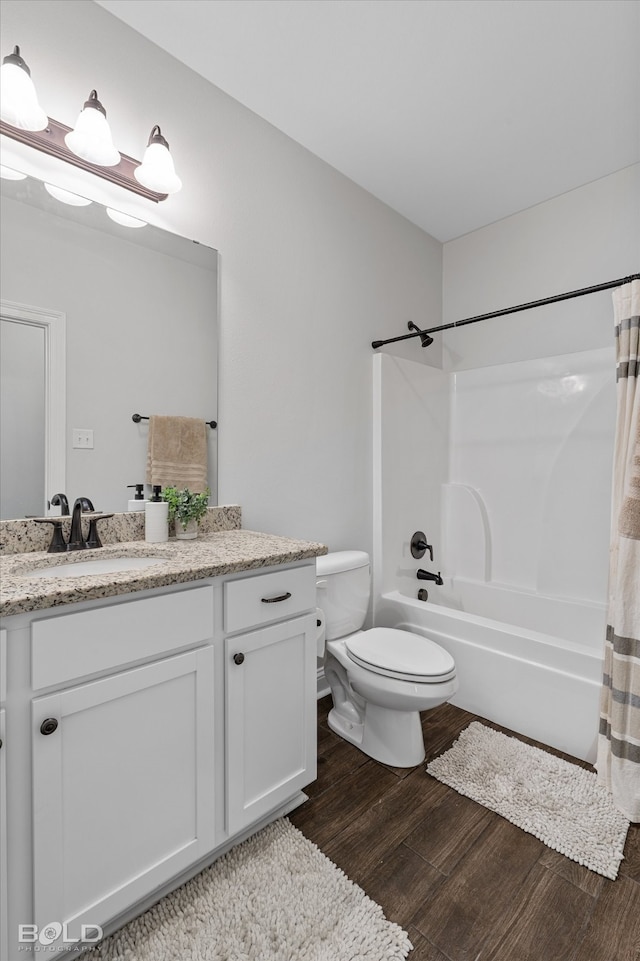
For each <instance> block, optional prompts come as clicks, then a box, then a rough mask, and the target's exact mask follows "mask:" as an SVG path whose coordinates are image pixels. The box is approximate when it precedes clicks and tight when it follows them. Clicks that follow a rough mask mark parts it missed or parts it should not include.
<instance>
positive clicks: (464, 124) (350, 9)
mask: <svg viewBox="0 0 640 961" xmlns="http://www.w3.org/2000/svg"><path fill="white" fill-rule="evenodd" d="M97 2H98V3H100V5H101V6H102V7H104V8H105V9H106V10H108V11H109V12H111V13H113V14H114V15H115V16H117V17H119V18H120V19H121V20H123V21H124V22H125V23H127V24H129V25H130V26H131V27H133V28H134V29H135V30H137V31H138V32H139V33H141V34H143V35H144V36H145V37H147V38H148V39H149V40H151V41H153V42H154V43H156V44H157V45H158V46H159V47H162V48H163V49H164V50H166V51H168V52H169V53H170V54H172V55H173V56H174V57H176V58H177V59H178V60H180V61H182V62H183V63H185V64H187V65H188V66H189V67H191V68H192V69H193V70H195V71H196V72H197V73H199V74H201V75H202V76H203V77H205V78H206V79H207V80H209V81H211V83H213V84H215V85H216V86H217V87H219V88H221V89H222V90H224V91H225V92H226V93H228V94H230V95H231V96H232V97H234V98H235V99H236V100H238V101H239V102H240V103H242V104H244V105H245V106H247V107H249V108H250V109H251V110H253V111H254V112H255V113H257V114H258V115H260V116H261V117H263V118H265V119H266V120H268V121H269V122H270V123H272V124H273V125H274V126H276V127H277V128H279V129H280V130H282V131H283V132H284V133H286V134H288V136H289V137H291V138H293V139H294V140H296V141H297V142H299V143H300V144H302V145H303V146H305V147H307V148H308V149H309V150H310V151H312V152H313V153H314V154H316V155H317V156H318V157H321V158H322V159H323V160H325V161H326V162H327V163H329V164H331V165H332V166H333V167H335V168H336V169H337V170H339V171H341V172H342V173H344V174H345V175H346V176H347V177H350V178H351V179H352V180H354V181H355V182H356V183H357V184H360V185H361V186H362V187H364V188H365V189H366V190H368V191H370V192H371V193H372V194H374V195H375V196H376V197H378V198H380V199H381V200H382V201H384V202H385V203H387V204H388V205H389V206H390V207H392V208H393V209H394V210H397V211H398V212H399V213H401V214H403V215H404V216H405V217H407V218H408V219H409V220H411V221H412V222H413V223H415V224H417V225H418V226H420V227H422V228H423V229H424V230H425V231H427V232H428V233H430V234H432V235H433V236H434V237H436V238H437V239H438V240H440V241H442V242H445V241H447V240H451V239H453V238H455V237H458V236H460V235H462V234H464V233H468V232H469V231H471V230H475V229H477V228H479V227H483V226H486V225H487V224H489V223H492V222H494V221H496V220H500V219H502V218H503V217H507V216H509V215H510V214H513V213H516V212H517V211H519V210H523V209H525V208H527V207H531V206H533V205H534V204H537V203H540V202H542V201H544V200H548V199H549V198H551V197H554V196H557V195H559V194H562V193H565V192H566V191H568V190H572V189H573V188H575V187H579V186H582V185H583V184H586V183H589V182H590V181H593V180H597V179H598V178H600V177H604V176H607V175H608V174H610V173H613V172H614V171H616V170H620V169H622V168H623V167H626V166H629V165H630V164H632V163H635V162H638V161H639V160H640V58H639V57H638V55H637V51H638V44H639V42H640V0H97Z"/></svg>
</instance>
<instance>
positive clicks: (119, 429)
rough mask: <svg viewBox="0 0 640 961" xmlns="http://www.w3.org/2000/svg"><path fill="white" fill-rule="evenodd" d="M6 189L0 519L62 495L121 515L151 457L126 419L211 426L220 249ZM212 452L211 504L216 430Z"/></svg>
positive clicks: (5, 184) (144, 426) (32, 189)
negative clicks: (177, 419) (181, 419)
mask: <svg viewBox="0 0 640 961" xmlns="http://www.w3.org/2000/svg"><path fill="white" fill-rule="evenodd" d="M0 185H1V193H2V218H1V224H0V226H1V232H2V236H1V247H0V256H1V270H2V321H1V325H0V335H1V337H2V355H3V356H2V365H3V366H2V389H3V396H2V401H3V402H2V408H3V411H2V417H3V419H2V423H1V424H0V459H1V462H2V465H3V473H2V478H1V481H2V489H3V497H2V505H1V510H0V517H1V518H2V519H8V518H9V517H10V516H11V517H16V516H22V517H24V516H28V515H36V516H41V515H42V514H43V513H45V509H46V504H47V501H48V500H49V499H50V498H51V497H52V496H53V495H54V494H55V493H58V492H59V491H61V492H64V493H65V494H66V495H67V497H68V499H69V501H70V503H71V504H72V503H73V501H74V499H75V498H76V497H79V496H85V497H89V498H90V499H91V500H92V501H93V504H94V506H95V507H96V509H97V510H101V511H124V510H126V509H127V501H128V500H129V498H130V497H132V496H133V491H132V490H129V489H128V485H130V484H136V483H141V482H143V481H144V476H145V466H146V456H147V437H148V421H147V420H143V421H141V422H140V423H134V422H133V421H132V415H133V414H142V415H143V416H144V417H148V416H149V415H150V414H175V415H180V416H185V417H201V418H203V419H204V420H207V421H209V420H215V421H217V420H218V416H217V393H218V391H217V384H218V376H217V368H218V324H217V303H218V295H217V284H218V255H217V252H216V251H215V250H213V249H211V248H209V247H205V246H203V245H202V244H198V243H196V242H194V241H189V240H187V239H185V238H183V237H179V236H177V235H176V234H171V233H169V232H168V231H165V230H161V229H159V228H157V227H153V226H151V225H147V226H145V227H141V228H139V229H131V228H129V227H124V226H122V225H120V224H117V223H115V222H114V221H112V220H111V219H110V218H109V217H108V216H107V213H106V210H105V208H104V207H101V206H100V205H99V204H96V203H93V204H91V205H90V206H85V207H71V206H68V205H66V204H63V203H60V202H59V201H57V200H55V199H54V198H53V197H52V196H50V195H49V193H48V192H47V191H46V190H45V187H44V184H42V183H41V182H40V181H38V180H35V179H34V178H27V179H26V180H20V181H13V180H4V179H3V180H1V181H0ZM65 342H66V345H65ZM78 433H79V435H80V440H81V441H82V442H83V443H86V439H87V436H88V437H89V438H90V443H92V444H93V446H77V445H78V440H79V437H78ZM12 445H13V450H12ZM208 452H209V486H210V488H211V492H212V495H211V500H210V503H211V504H215V503H217V431H216V430H214V429H209V432H208Z"/></svg>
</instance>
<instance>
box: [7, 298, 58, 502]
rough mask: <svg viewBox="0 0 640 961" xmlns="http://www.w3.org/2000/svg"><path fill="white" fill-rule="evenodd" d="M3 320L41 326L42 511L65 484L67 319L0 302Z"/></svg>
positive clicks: (55, 311)
mask: <svg viewBox="0 0 640 961" xmlns="http://www.w3.org/2000/svg"><path fill="white" fill-rule="evenodd" d="M0 313H1V315H2V318H3V319H4V320H11V321H15V322H16V323H19V324H31V325H33V326H36V327H42V328H43V330H44V342H45V358H44V367H45V452H44V503H43V505H42V510H43V514H46V513H47V510H48V499H49V498H50V497H51V496H52V495H53V494H55V493H56V492H57V491H61V492H64V490H65V486H66V424H67V403H66V400H67V397H66V395H67V374H66V371H67V340H66V333H67V318H66V314H64V313H62V312H61V311H59V310H51V309H50V308H43V307H33V306H31V305H28V304H19V303H15V302H14V301H11V300H2V301H0Z"/></svg>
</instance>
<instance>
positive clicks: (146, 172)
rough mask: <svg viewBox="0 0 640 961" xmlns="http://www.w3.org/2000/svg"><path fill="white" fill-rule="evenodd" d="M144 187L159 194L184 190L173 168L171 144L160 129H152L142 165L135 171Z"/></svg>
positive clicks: (137, 178)
mask: <svg viewBox="0 0 640 961" xmlns="http://www.w3.org/2000/svg"><path fill="white" fill-rule="evenodd" d="M133 175H134V177H135V178H136V180H137V181H138V182H139V183H141V184H142V186H143V187H148V189H149V190H154V191H156V193H159V194H175V193H177V192H178V191H179V190H181V189H182V181H181V180H180V178H179V177H178V176H177V174H176V171H175V168H174V166H173V158H172V156H171V154H170V153H169V144H168V143H167V141H166V140H165V139H164V137H163V136H162V133H161V131H160V127H158V126H157V124H156V126H155V127H154V128H153V129H152V131H151V135H150V137H149V143H148V145H147V149H146V150H145V152H144V157H143V158H142V163H141V164H140V166H139V167H136V169H135V170H134V171H133Z"/></svg>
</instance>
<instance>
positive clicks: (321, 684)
mask: <svg viewBox="0 0 640 961" xmlns="http://www.w3.org/2000/svg"><path fill="white" fill-rule="evenodd" d="M330 692H331V688H330V687H329V684H328V682H327V679H326V677H325V676H324V667H319V668H318V670H317V680H316V700H318V701H319V700H320V698H321V697H324V696H325V694H329V693H330Z"/></svg>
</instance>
